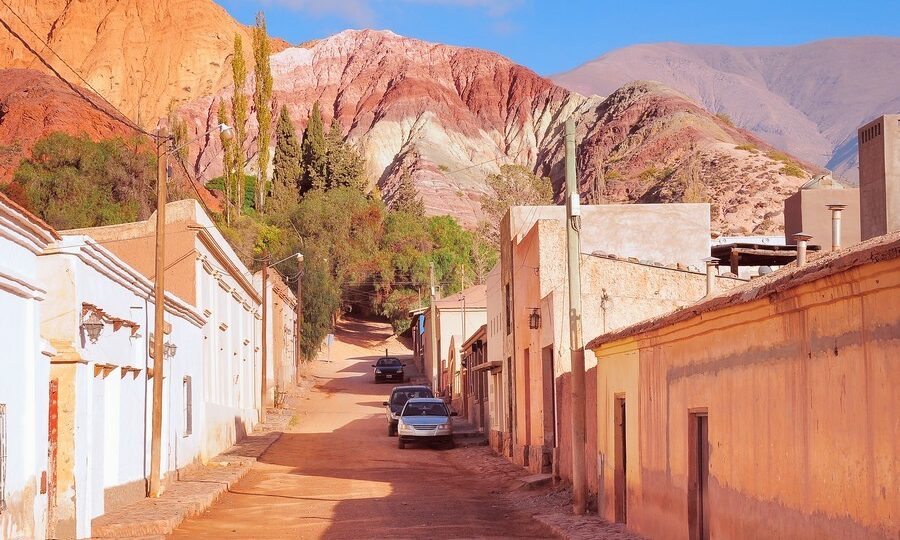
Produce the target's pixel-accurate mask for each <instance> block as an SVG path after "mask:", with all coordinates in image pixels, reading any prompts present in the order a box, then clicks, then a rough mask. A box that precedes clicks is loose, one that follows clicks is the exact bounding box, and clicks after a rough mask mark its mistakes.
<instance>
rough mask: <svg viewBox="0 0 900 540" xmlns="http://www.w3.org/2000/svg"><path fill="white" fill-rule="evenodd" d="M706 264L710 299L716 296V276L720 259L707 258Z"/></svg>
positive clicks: (707, 290) (704, 260)
mask: <svg viewBox="0 0 900 540" xmlns="http://www.w3.org/2000/svg"><path fill="white" fill-rule="evenodd" d="M703 262H705V263H706V296H707V297H710V296H713V295H714V294H716V275H717V273H718V272H717V270H718V268H719V259H717V258H715V257H706V258H705V259H703Z"/></svg>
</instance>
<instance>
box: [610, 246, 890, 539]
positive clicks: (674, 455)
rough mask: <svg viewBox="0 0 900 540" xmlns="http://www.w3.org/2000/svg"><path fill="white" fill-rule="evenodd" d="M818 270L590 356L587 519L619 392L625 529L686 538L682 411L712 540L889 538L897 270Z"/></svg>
mask: <svg viewBox="0 0 900 540" xmlns="http://www.w3.org/2000/svg"><path fill="white" fill-rule="evenodd" d="M895 249H896V247H895ZM852 255H853V256H854V257H862V256H863V255H857V254H852ZM831 268H833V267H832V266H831V265H823V266H822V267H821V269H815V271H816V272H817V273H816V274H814V275H815V276H821V277H818V278H817V279H814V280H810V281H807V282H805V283H803V284H801V285H797V286H793V287H789V286H788V285H785V286H784V287H782V288H779V289H778V292H777V293H774V294H773V295H769V296H764V297H761V298H760V299H758V300H753V301H747V302H737V303H732V304H722V305H723V306H724V307H721V308H719V309H712V310H701V311H698V313H700V314H699V315H694V316H691V317H682V318H674V317H673V320H674V321H675V322H672V323H668V324H667V323H666V320H665V319H662V320H661V321H659V322H658V324H654V325H650V326H646V327H645V328H648V330H644V331H641V330H640V328H637V329H636V330H635V331H634V332H630V331H629V332H623V333H620V334H617V335H615V336H612V337H611V339H615V341H612V342H610V343H606V344H603V345H600V346H598V347H597V348H596V349H595V353H596V354H597V356H598V357H599V358H600V361H599V364H598V373H597V389H598V396H597V400H598V405H599V409H598V443H597V445H598V454H597V459H598V460H599V461H600V462H601V463H602V464H603V466H602V470H601V473H600V476H601V478H602V480H603V483H602V485H603V494H602V495H601V501H600V514H601V515H602V516H603V517H605V518H606V519H610V520H612V519H614V518H615V512H614V508H615V505H614V494H615V490H614V489H613V487H614V486H613V481H612V479H613V477H614V472H615V469H614V463H615V445H614V437H613V432H614V431H613V429H614V425H615V419H614V415H613V407H612V406H613V403H614V399H615V396H616V394H617V393H624V395H625V397H626V408H627V414H626V418H627V420H626V448H627V451H626V452H627V460H626V461H627V464H628V470H627V472H626V478H627V480H626V483H627V493H628V495H627V519H628V527H629V528H630V529H633V530H635V531H636V532H638V533H640V534H642V535H645V536H647V537H649V538H664V539H665V538H672V539H680V538H688V536H689V531H688V517H689V513H688V512H689V511H688V489H689V486H688V474H689V468H688V467H689V462H688V447H689V443H690V441H689V432H688V426H689V412H690V411H691V410H697V409H705V410H706V411H707V412H708V426H709V448H710V458H709V474H710V479H709V501H710V527H711V537H712V538H795V539H810V540H812V539H820V538H841V539H853V538H875V537H878V538H881V537H884V538H896V537H897V536H898V535H900V515H898V512H897V509H898V508H900V472H898V471H900V467H898V465H900V463H898V453H897V441H898V440H900V423H898V422H897V417H896V411H898V410H900V394H898V393H897V391H896V388H897V387H898V385H900V362H897V359H898V358H900V310H898V309H897V306H900V259H898V258H894V259H888V260H882V261H881V262H873V263H868V264H864V265H862V266H855V267H851V268H849V269H846V270H843V271H840V272H839V273H833V272H832V271H831V270H830V269H831ZM744 294H746V293H744Z"/></svg>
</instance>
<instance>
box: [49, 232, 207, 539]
mask: <svg viewBox="0 0 900 540" xmlns="http://www.w3.org/2000/svg"><path fill="white" fill-rule="evenodd" d="M40 263H41V264H40V266H39V268H38V273H39V276H40V277H41V279H42V280H43V281H44V282H45V283H47V284H48V285H47V286H48V295H47V301H46V302H45V306H44V310H43V314H42V331H43V334H44V336H45V337H46V338H47V339H48V340H50V341H51V343H53V345H54V346H55V347H56V348H57V351H58V352H59V353H61V354H60V356H59V358H58V359H54V369H53V371H52V376H54V377H57V378H58V379H59V381H60V403H61V408H63V406H65V407H66V408H69V409H74V410H73V411H72V412H71V416H72V418H73V421H72V425H64V424H65V422H63V421H62V419H61V427H60V431H61V432H63V431H64V430H66V429H69V430H71V432H72V433H71V441H69V442H66V441H68V434H64V433H61V434H60V438H61V441H60V453H61V455H62V459H61V462H60V477H61V482H60V492H59V495H58V499H57V500H58V507H57V515H58V518H59V520H60V523H61V525H60V527H59V528H58V529H59V530H62V531H64V532H63V533H61V536H65V535H66V531H69V532H72V531H70V529H71V528H73V527H74V531H73V532H74V536H75V537H77V538H85V537H89V536H90V524H91V520H92V519H93V518H95V517H97V516H99V515H101V514H103V513H105V512H107V511H109V510H111V509H112V508H111V507H110V506H116V505H118V504H127V503H128V502H130V501H132V500H136V499H138V498H141V497H142V496H143V495H144V490H145V485H146V481H147V478H148V474H149V460H150V429H151V412H152V387H153V379H152V378H150V377H148V368H150V367H152V365H153V360H152V359H151V358H150V356H149V347H150V343H151V342H150V335H151V334H152V333H154V332H155V329H154V328H153V322H154V321H153V310H154V304H153V289H152V283H151V282H150V280H148V279H147V278H145V277H143V276H141V275H140V274H138V272H137V271H135V270H134V269H132V268H131V267H129V266H128V265H126V264H124V263H123V262H122V261H121V260H119V259H117V258H116V257H115V256H114V255H112V254H111V253H110V252H109V251H107V250H106V249H104V248H103V247H101V246H99V245H98V244H96V243H95V242H94V241H93V240H91V239H90V238H89V237H87V236H66V237H65V238H64V240H63V241H61V242H59V243H58V244H57V245H56V246H55V248H51V249H48V250H47V252H46V253H45V254H44V255H43V256H42V257H41V261H40ZM166 301H167V302H166V303H167V305H166V322H167V323H169V324H170V325H171V332H170V333H169V334H167V335H166V336H165V339H166V341H167V342H170V343H173V344H175V345H176V346H177V352H176V354H175V356H174V357H172V358H169V359H167V360H165V367H164V370H163V372H164V379H163V380H164V406H163V436H162V449H163V459H162V471H161V472H162V473H163V474H164V475H165V473H167V472H171V471H174V470H176V469H179V468H183V467H185V466H187V465H189V464H191V463H193V462H196V461H198V460H199V458H200V454H201V448H202V445H203V444H202V438H203V433H204V431H205V418H204V408H203V407H202V406H198V405H199V403H201V401H200V400H199V399H198V396H199V395H201V394H200V392H198V391H197V390H196V389H198V388H203V385H204V379H203V378H204V373H203V369H202V363H201V362H200V361H199V359H200V358H201V357H202V346H203V345H202V343H203V327H204V325H205V323H206V319H205V317H203V315H202V314H200V313H198V312H197V311H196V310H195V309H194V308H193V307H192V306H190V305H188V304H186V303H185V302H183V301H181V300H180V299H178V298H176V297H174V296H171V295H167V299H166ZM87 304H91V305H93V306H96V308H99V309H100V310H102V311H103V313H104V317H105V318H108V319H109V320H108V321H107V324H106V325H105V326H104V329H103V331H102V332H101V334H100V336H99V338H98V339H97V341H96V343H92V342H91V340H90V339H88V337H87V335H86V334H85V333H84V332H83V330H82V329H81V323H82V319H83V308H84V306H85V305H87ZM112 319H121V320H123V321H127V322H131V323H135V324H137V325H138V326H139V327H138V328H137V330H136V332H132V330H131V329H130V328H129V327H128V326H122V327H121V328H119V329H118V330H115V329H114V326H113V324H112V322H111V320H112ZM207 326H208V325H207ZM154 376H155V374H154ZM186 376H189V377H191V381H192V385H193V387H194V388H195V391H194V397H193V401H194V406H193V407H192V413H193V419H192V424H193V426H192V428H193V429H192V432H191V433H186V432H185V431H184V425H185V422H184V411H185V405H186V404H185V402H184V399H183V398H184V393H183V391H182V385H183V380H184V377H186ZM68 457H71V462H69V460H68V459H67V458H68ZM67 469H70V471H69V470H67ZM70 475H71V480H72V481H71V482H67V481H65V479H66V478H68V477H69V476H70Z"/></svg>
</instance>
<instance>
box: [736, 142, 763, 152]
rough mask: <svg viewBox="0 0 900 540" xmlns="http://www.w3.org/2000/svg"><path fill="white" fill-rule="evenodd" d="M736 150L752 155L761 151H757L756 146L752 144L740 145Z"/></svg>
mask: <svg viewBox="0 0 900 540" xmlns="http://www.w3.org/2000/svg"><path fill="white" fill-rule="evenodd" d="M734 149H735V150H743V151H744V152H750V153H751V154H755V153H757V152H758V151H759V150H757V149H756V146H754V145H752V144H739V145H737V146H735V147H734Z"/></svg>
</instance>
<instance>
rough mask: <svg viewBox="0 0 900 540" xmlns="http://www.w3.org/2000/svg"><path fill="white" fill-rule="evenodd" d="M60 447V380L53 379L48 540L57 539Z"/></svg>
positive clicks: (50, 424)
mask: <svg viewBox="0 0 900 540" xmlns="http://www.w3.org/2000/svg"><path fill="white" fill-rule="evenodd" d="M58 445H59V379H51V380H50V400H49V407H48V414H47V538H56V457H57V448H58Z"/></svg>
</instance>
